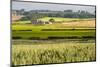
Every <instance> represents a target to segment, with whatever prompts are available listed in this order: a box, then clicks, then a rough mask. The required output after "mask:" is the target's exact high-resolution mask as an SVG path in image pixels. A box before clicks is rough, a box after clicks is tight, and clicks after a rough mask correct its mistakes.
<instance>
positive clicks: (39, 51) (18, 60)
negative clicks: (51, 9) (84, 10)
mask: <svg viewBox="0 0 100 67" xmlns="http://www.w3.org/2000/svg"><path fill="white" fill-rule="evenodd" d="M44 19H45V18H44ZM44 19H41V20H43V21H47V19H48V18H46V19H45V20H44ZM55 19H56V22H55V23H53V24H44V25H34V24H31V23H29V21H18V23H17V22H16V23H13V24H12V39H13V40H12V44H13V45H12V64H13V65H28V64H50V63H65V62H80V61H95V60H96V54H95V47H96V46H95V37H96V36H95V30H96V29H95V20H93V19H91V20H90V19H89V20H88V19H87V20H86V19H84V20H81V21H80V20H79V19H77V21H75V18H74V19H72V20H74V22H73V21H72V20H71V19H69V20H68V21H67V20H64V19H65V18H63V19H62V18H60V20H61V19H62V20H64V21H62V22H61V21H60V22H58V21H59V20H58V19H59V18H58V19H57V18H55ZM24 22H25V23H24Z"/></svg>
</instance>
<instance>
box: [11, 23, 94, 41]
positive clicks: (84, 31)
mask: <svg viewBox="0 0 100 67" xmlns="http://www.w3.org/2000/svg"><path fill="white" fill-rule="evenodd" d="M56 26H57V25H56ZM56 26H54V25H40V26H34V25H27V24H26V25H12V34H13V37H21V38H26V39H27V38H31V37H40V38H48V37H73V36H76V37H83V36H90V37H95V28H60V27H58V28H57V27H56ZM43 29H54V30H55V29H58V30H59V29H60V31H58V30H56V31H42V30H43ZM61 29H65V31H64V30H61ZM73 29H74V30H73ZM28 30H29V31H28Z"/></svg>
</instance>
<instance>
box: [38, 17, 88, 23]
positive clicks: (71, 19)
mask: <svg viewBox="0 0 100 67" xmlns="http://www.w3.org/2000/svg"><path fill="white" fill-rule="evenodd" d="M50 19H54V20H55V21H56V22H70V21H81V20H82V21H83V20H90V19H87V18H86V19H81V18H61V17H44V18H40V19H38V20H41V21H49V20H50Z"/></svg>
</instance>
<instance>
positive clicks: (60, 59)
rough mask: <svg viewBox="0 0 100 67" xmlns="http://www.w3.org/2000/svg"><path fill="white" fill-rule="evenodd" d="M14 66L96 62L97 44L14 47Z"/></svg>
mask: <svg viewBox="0 0 100 67" xmlns="http://www.w3.org/2000/svg"><path fill="white" fill-rule="evenodd" d="M12 47H13V48H12V64H13V65H28V64H48V63H65V62H81V61H95V60H96V59H95V57H96V56H95V43H71V42H70V43H67V42H63V43H57V44H56V43H55V44H41V43H40V44H38V45H37V44H33V45H29V44H27V45H24V44H22V45H21V44H18V45H12Z"/></svg>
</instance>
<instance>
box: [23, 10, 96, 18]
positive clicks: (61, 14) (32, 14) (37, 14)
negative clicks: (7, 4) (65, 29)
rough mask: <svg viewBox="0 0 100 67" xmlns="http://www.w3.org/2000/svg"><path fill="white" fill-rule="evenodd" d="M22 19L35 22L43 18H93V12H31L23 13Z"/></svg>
mask: <svg viewBox="0 0 100 67" xmlns="http://www.w3.org/2000/svg"><path fill="white" fill-rule="evenodd" d="M23 15H24V17H23V18H22V19H21V20H37V19H39V18H43V17H62V18H95V12H94V13H90V12H88V11H84V10H78V11H76V12H74V11H73V10H64V11H49V10H48V11H47V10H46V11H43V10H33V11H27V12H26V11H24V12H23Z"/></svg>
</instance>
